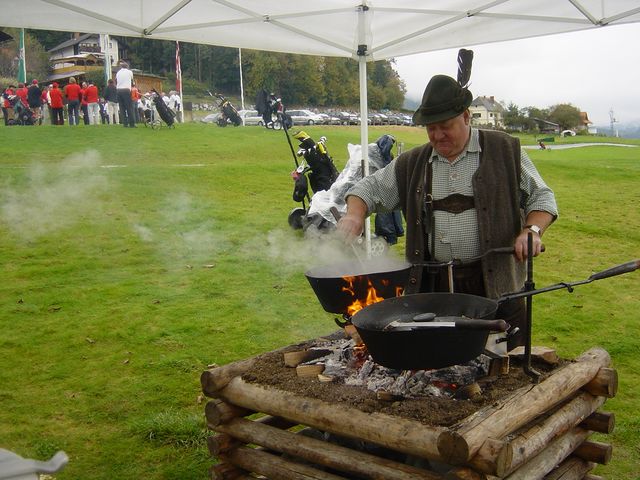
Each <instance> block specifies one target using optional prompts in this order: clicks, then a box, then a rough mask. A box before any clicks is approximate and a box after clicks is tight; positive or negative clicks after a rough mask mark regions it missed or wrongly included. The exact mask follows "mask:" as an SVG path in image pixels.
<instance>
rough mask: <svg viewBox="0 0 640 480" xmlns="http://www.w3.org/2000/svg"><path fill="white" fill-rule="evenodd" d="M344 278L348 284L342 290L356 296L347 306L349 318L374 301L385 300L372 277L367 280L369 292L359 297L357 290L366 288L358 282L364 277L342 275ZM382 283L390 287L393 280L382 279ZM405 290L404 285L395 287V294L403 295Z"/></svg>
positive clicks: (367, 290)
mask: <svg viewBox="0 0 640 480" xmlns="http://www.w3.org/2000/svg"><path fill="white" fill-rule="evenodd" d="M342 280H344V282H345V283H346V284H347V285H346V286H344V287H342V291H343V292H346V293H348V294H350V295H351V296H352V298H354V300H353V303H352V304H351V305H349V306H348V307H347V317H349V318H350V317H352V316H354V315H355V314H356V313H357V312H359V311H360V310H362V309H363V308H364V307H366V306H367V305H372V304H374V303H378V302H381V301H382V300H384V297H382V296H381V295H380V294H379V293H378V291H377V290H376V288H375V287H374V285H373V283H371V280H370V279H366V282H367V285H366V292H367V293H366V295H365V296H364V297H363V298H358V295H357V293H356V292H359V291H362V290H364V289H362V288H360V286H359V285H357V283H358V282H362V281H363V279H362V278H361V277H357V276H347V277H342ZM381 283H382V285H383V286H384V287H385V288H388V287H389V285H391V282H390V281H389V280H382V281H381ZM403 292H404V289H403V288H402V287H396V288H395V296H396V297H398V296H400V295H402V293H403Z"/></svg>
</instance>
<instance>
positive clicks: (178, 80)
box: [176, 41, 182, 92]
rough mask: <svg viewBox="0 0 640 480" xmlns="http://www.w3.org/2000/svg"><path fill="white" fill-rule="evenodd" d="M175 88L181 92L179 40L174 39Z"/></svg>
mask: <svg viewBox="0 0 640 480" xmlns="http://www.w3.org/2000/svg"><path fill="white" fill-rule="evenodd" d="M176 90H177V91H178V92H182V68H180V42H177V41H176Z"/></svg>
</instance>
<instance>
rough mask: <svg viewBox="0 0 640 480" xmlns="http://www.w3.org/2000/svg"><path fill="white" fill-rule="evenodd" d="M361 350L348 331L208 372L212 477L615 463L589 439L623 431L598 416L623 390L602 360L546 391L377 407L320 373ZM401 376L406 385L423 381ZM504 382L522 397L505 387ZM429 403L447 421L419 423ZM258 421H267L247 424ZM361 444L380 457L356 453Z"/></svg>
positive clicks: (552, 372) (601, 356)
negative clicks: (338, 346)
mask: <svg viewBox="0 0 640 480" xmlns="http://www.w3.org/2000/svg"><path fill="white" fill-rule="evenodd" d="M351 341H352V340H351V339H348V338H345V337H344V333H343V332H339V333H338V334H335V335H332V336H331V337H330V338H322V339H315V340H312V341H309V342H304V343H302V344H298V345H292V346H288V347H285V348H283V349H280V350H277V351H274V352H268V353H266V354H263V355H259V356H257V357H253V358H250V359H246V360H242V361H239V362H235V363H232V364H229V365H226V366H223V367H218V368H213V369H210V370H207V371H205V372H203V374H202V378H201V380H202V387H203V392H204V393H205V395H207V396H209V397H212V398H214V399H215V400H212V401H210V402H209V403H208V404H207V406H206V417H207V423H208V426H209V428H211V429H212V430H214V431H216V432H217V434H216V435H214V436H213V437H210V441H209V447H210V450H211V453H212V455H213V456H215V457H217V458H218V460H219V461H220V463H218V464H217V465H215V466H214V467H213V468H212V472H213V478H253V477H250V476H249V475H250V473H256V474H260V475H264V476H266V477H267V478H271V479H288V478H301V477H300V475H301V474H302V473H303V472H304V475H307V476H306V477H304V478H319V479H340V478H354V476H355V477H357V478H389V479H406V478H424V479H432V480H433V479H441V478H486V475H492V476H495V477H498V478H505V477H506V476H508V475H511V476H512V477H510V478H527V479H528V478H542V477H543V476H544V475H547V474H548V473H549V472H554V474H555V473H558V474H559V473H560V472H564V471H566V470H570V471H572V472H573V473H574V474H575V473H576V472H578V473H580V472H582V473H581V475H580V476H573V477H571V478H582V476H583V475H584V474H585V473H586V472H588V471H589V470H591V469H592V468H593V466H594V463H593V462H600V463H606V462H607V461H608V460H609V458H610V455H611V447H610V446H609V445H606V444H602V443H598V442H593V441H591V440H589V438H588V437H589V436H590V434H591V432H592V431H597V432H603V433H610V432H611V430H612V428H613V415H612V414H609V413H603V412H598V411H597V410H598V409H599V408H600V407H601V406H602V405H603V404H604V402H605V400H606V398H611V397H612V396H614V395H615V392H616V389H617V376H616V372H615V370H612V369H610V368H608V366H609V363H610V357H609V355H608V354H607V352H606V351H604V350H602V349H598V348H594V349H591V350H589V351H588V352H585V353H584V354H583V355H581V356H580V357H578V358H577V359H576V360H575V361H571V362H564V364H563V365H560V366H556V367H548V368H547V370H548V371H547V372H545V373H544V374H543V379H542V381H541V382H540V383H539V384H537V385H532V384H531V382H530V380H529V379H528V378H527V376H526V375H525V374H524V373H523V372H522V371H521V370H520V369H511V371H510V372H509V373H508V374H500V373H499V372H498V373H497V375H494V376H493V377H491V375H489V377H488V378H490V379H491V380H487V379H486V378H487V377H482V376H481V377H480V378H478V379H477V381H476V382H474V383H478V384H479V385H480V390H481V392H480V394H479V398H475V397H474V398H472V399H465V400H462V399H460V398H458V397H457V396H456V395H455V393H454V394H451V395H450V393H451V392H448V391H447V390H448V388H447V387H446V386H443V385H438V387H439V392H438V394H437V395H436V396H433V395H431V394H427V395H425V394H424V393H423V392H421V393H419V394H417V395H414V394H413V393H411V394H407V393H406V392H405V393H402V392H395V393H394V392H393V391H390V390H391V389H390V388H389V387H388V386H385V387H384V388H382V389H381V390H380V391H383V392H385V394H386V395H382V396H379V395H378V394H377V393H376V392H373V391H371V390H368V389H367V387H366V386H364V385H351V386H350V385H346V383H347V381H346V380H339V379H338V378H336V377H337V375H336V373H335V371H332V370H331V368H328V369H327V368H326V367H327V366H330V362H328V361H327V358H326V356H325V360H324V365H322V368H314V367H317V366H318V365H320V363H322V362H320V363H314V362H318V361H319V360H320V358H322V356H323V353H324V352H325V351H327V350H329V351H330V350H331V349H332V347H331V346H330V344H331V343H335V342H338V343H340V342H343V343H345V342H351ZM313 357H316V358H313ZM294 359H295V360H294ZM351 360H353V361H354V362H355V361H356V360H357V361H358V362H361V363H360V365H359V367H356V368H357V370H358V371H359V372H361V371H362V369H369V368H372V369H375V368H377V367H376V366H375V365H374V366H371V365H368V364H367V362H368V360H367V359H358V358H357V355H355V356H354V357H352V358H351ZM347 363H348V362H347ZM481 363H482V361H481ZM286 364H289V365H291V366H286ZM267 366H269V368H270V370H269V369H267ZM536 366H537V367H538V365H536ZM538 368H540V367H538ZM265 369H267V370H268V371H266V372H265ZM396 373H397V374H398V377H397V378H396V380H397V379H398V378H405V379H409V378H413V377H415V376H416V375H417V373H416V372H396ZM430 373H432V372H423V373H422V375H428V374H430ZM495 373H496V372H494V374H495ZM403 376H404V377H403ZM344 378H345V379H346V378H348V376H347V377H344ZM518 378H519V380H518ZM431 383H433V382H431ZM445 383H447V382H445ZM449 383H451V384H453V383H455V382H449ZM503 383H504V384H510V385H511V387H512V388H511V389H505V390H502V391H501V390H500V389H499V388H496V386H497V385H501V384H503ZM305 386H306V387H305ZM442 390H444V393H443V392H442ZM497 392H501V393H502V395H498V394H497ZM358 398H359V399H360V401H359V402H357V401H354V400H357V399H358ZM419 404H424V405H427V406H428V408H426V409H425V410H432V411H433V410H440V411H442V412H444V413H442V415H440V417H438V418H437V419H436V421H435V422H433V421H431V420H433V419H434V418H435V417H433V418H432V419H431V420H430V419H428V418H420V416H419V415H416V414H415V412H412V410H418V411H419V409H414V408H412V407H414V406H416V405H419ZM461 411H462V412H463V413H462V414H461V415H460V414H459V412H461ZM254 413H260V415H254V416H252V417H251V419H249V415H251V414H254ZM309 429H312V430H313V431H315V432H325V433H327V437H326V438H329V437H331V436H333V437H335V436H338V437H339V438H347V439H351V441H350V442H344V443H342V442H341V444H340V445H337V444H335V443H333V442H330V441H327V440H326V438H325V437H322V436H321V437H319V438H310V437H309V436H308V435H306V434H305V433H306V432H308V431H309ZM329 434H330V435H329ZM363 444H364V445H369V446H373V447H375V448H366V449H365V451H362V449H361V448H356V447H355V446H354V445H363ZM249 445H251V446H249ZM256 445H258V446H261V447H264V448H263V449H261V448H255V447H254V446H256ZM265 449H266V450H265ZM381 451H382V452H386V453H384V454H382V453H380V452H381ZM390 452H391V453H392V454H393V455H391V458H393V459H390V455H389V453H390ZM407 455H408V456H410V457H414V458H420V459H423V460H424V463H425V464H426V465H429V463H427V462H431V463H432V464H433V465H434V467H431V466H421V467H420V468H418V467H415V466H409V465H407V464H406V463H405V462H403V461H401V459H402V458H403V457H405V456H407ZM435 465H438V466H439V467H438V468H436V467H435ZM443 465H445V466H446V467H444V468H445V471H444V473H443V470H442V468H443ZM326 469H330V470H331V472H332V473H331V474H329V473H328V472H326V471H325V470H326ZM541 472H544V473H541ZM234 475H235V476H234ZM296 475H297V476H296Z"/></svg>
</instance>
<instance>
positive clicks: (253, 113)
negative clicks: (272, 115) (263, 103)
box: [238, 110, 264, 127]
mask: <svg viewBox="0 0 640 480" xmlns="http://www.w3.org/2000/svg"><path fill="white" fill-rule="evenodd" d="M238 115H240V118H241V119H242V120H243V122H244V124H245V125H259V126H261V127H263V126H264V120H262V117H261V116H260V115H259V114H258V111H257V110H240V111H239V112H238Z"/></svg>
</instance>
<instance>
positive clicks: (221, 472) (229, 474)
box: [209, 463, 247, 480]
mask: <svg viewBox="0 0 640 480" xmlns="http://www.w3.org/2000/svg"><path fill="white" fill-rule="evenodd" d="M209 474H210V475H211V479H212V480H241V479H244V478H246V475H247V472H246V471H245V470H240V469H239V468H238V467H236V466H235V465H231V464H229V463H218V464H217V465H214V466H213V467H211V468H210V469H209Z"/></svg>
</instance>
